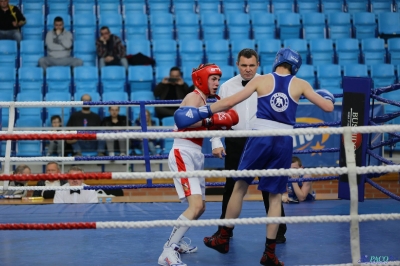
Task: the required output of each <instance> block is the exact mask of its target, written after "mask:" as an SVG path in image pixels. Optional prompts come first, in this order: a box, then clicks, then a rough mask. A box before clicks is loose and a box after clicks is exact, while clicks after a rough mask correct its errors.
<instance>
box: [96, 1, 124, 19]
mask: <svg viewBox="0 0 400 266" xmlns="http://www.w3.org/2000/svg"><path fill="white" fill-rule="evenodd" d="M97 14H98V15H99V17H103V16H108V15H114V14H121V6H120V4H119V1H101V0H99V1H98V3H97Z"/></svg>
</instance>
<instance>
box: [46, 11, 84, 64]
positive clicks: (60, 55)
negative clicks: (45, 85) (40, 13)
mask: <svg viewBox="0 0 400 266" xmlns="http://www.w3.org/2000/svg"><path fill="white" fill-rule="evenodd" d="M72 43H73V42H72V33H71V32H69V31H67V30H66V29H64V21H63V19H62V17H55V18H54V29H53V30H51V31H49V32H47V34H46V47H47V56H45V57H42V58H40V59H39V66H40V67H42V68H43V69H44V70H46V68H47V67H50V66H72V67H76V66H82V65H83V61H82V60H81V59H79V58H74V57H71V50H72Z"/></svg>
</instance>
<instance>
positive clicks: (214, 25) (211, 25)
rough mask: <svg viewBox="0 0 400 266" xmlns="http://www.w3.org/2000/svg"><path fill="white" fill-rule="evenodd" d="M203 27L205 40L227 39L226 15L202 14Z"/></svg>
mask: <svg viewBox="0 0 400 266" xmlns="http://www.w3.org/2000/svg"><path fill="white" fill-rule="evenodd" d="M200 21H201V26H202V30H203V39H204V40H211V39H224V38H225V24H224V21H225V15H224V14H218V13H216V14H213V15H212V16H210V15H209V14H201V15H200Z"/></svg>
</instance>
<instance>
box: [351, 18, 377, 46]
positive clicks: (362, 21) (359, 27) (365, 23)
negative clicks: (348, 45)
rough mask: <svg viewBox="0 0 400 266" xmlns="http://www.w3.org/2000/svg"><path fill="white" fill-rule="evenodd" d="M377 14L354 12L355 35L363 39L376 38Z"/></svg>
mask: <svg viewBox="0 0 400 266" xmlns="http://www.w3.org/2000/svg"><path fill="white" fill-rule="evenodd" d="M376 26H377V25H376V23H375V14H373V13H368V12H361V13H354V14H353V32H354V37H355V38H357V39H359V40H361V39H365V38H375V36H376V28H377V27H376Z"/></svg>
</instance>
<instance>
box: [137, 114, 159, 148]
mask: <svg viewBox="0 0 400 266" xmlns="http://www.w3.org/2000/svg"><path fill="white" fill-rule="evenodd" d="M146 124H147V126H148V127H150V126H155V125H156V121H154V120H152V119H151V114H150V111H149V110H146ZM135 125H136V126H141V123H140V117H138V118H136V120H135ZM158 142H159V140H158V139H149V140H148V143H149V153H150V155H155V154H157V152H156V146H157V145H158ZM133 147H134V148H136V149H140V150H143V141H142V140H135V141H134V143H133Z"/></svg>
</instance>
